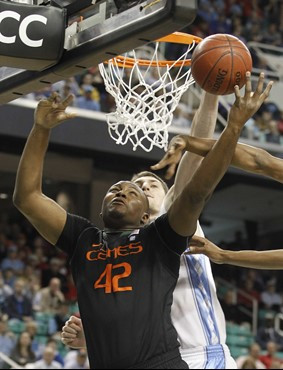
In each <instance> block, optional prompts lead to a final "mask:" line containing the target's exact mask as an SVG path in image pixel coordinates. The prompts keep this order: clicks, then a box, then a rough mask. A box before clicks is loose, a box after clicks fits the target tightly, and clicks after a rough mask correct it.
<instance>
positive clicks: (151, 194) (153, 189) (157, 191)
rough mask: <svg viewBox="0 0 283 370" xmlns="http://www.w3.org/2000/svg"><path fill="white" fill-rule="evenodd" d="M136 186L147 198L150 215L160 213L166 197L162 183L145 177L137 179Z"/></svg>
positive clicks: (153, 178)
mask: <svg viewBox="0 0 283 370" xmlns="http://www.w3.org/2000/svg"><path fill="white" fill-rule="evenodd" d="M135 184H137V185H138V186H139V187H140V188H141V189H142V191H143V192H144V193H145V195H146V196H147V198H148V201H149V209H150V213H152V214H156V213H159V211H160V209H161V205H162V203H163V200H164V198H165V195H166V193H165V190H164V188H163V186H162V184H161V182H160V181H158V180H157V179H156V178H155V177H152V176H144V177H139V178H138V179H136V180H135Z"/></svg>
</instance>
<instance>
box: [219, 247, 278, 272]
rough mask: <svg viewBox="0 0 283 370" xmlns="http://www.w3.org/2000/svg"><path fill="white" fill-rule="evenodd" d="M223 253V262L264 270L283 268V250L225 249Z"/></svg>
mask: <svg viewBox="0 0 283 370" xmlns="http://www.w3.org/2000/svg"><path fill="white" fill-rule="evenodd" d="M221 254H222V256H221V257H222V261H221V262H222V263H224V264H229V265H234V266H239V267H246V268H254V269H262V270H281V269H283V250H275V251H265V252H257V251H239V252H234V251H223V252H222V253H221Z"/></svg>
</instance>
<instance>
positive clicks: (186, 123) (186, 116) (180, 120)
mask: <svg viewBox="0 0 283 370" xmlns="http://www.w3.org/2000/svg"><path fill="white" fill-rule="evenodd" d="M193 117H194V113H193V111H192V109H191V108H190V107H189V106H188V105H186V104H184V103H180V104H179V105H178V107H177V108H176V110H175V112H174V118H173V122H172V126H174V127H180V128H185V129H187V130H188V129H189V128H190V127H191V125H192V120H193Z"/></svg>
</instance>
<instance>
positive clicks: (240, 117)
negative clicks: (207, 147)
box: [229, 72, 273, 128]
mask: <svg viewBox="0 0 283 370" xmlns="http://www.w3.org/2000/svg"><path fill="white" fill-rule="evenodd" d="M246 79H247V81H246V88H245V95H244V96H241V93H240V89H239V86H235V96H236V101H235V103H234V105H233V106H232V107H231V110H230V114H229V121H230V122H231V123H233V124H235V125H238V126H239V127H240V128H243V126H244V125H245V123H246V122H247V121H248V120H249V119H250V118H251V117H252V116H253V115H254V114H255V113H256V112H257V111H258V109H259V108H260V107H261V105H262V104H263V103H264V101H265V100H266V99H267V98H268V96H269V94H270V90H271V89H272V86H273V81H271V82H269V83H268V85H267V86H266V88H265V89H263V87H264V73H261V74H260V76H259V79H258V84H257V88H256V91H255V92H252V82H251V73H250V72H247V74H246Z"/></svg>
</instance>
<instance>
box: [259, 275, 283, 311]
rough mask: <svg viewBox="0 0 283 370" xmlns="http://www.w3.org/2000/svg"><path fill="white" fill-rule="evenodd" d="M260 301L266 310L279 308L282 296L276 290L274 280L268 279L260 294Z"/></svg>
mask: <svg viewBox="0 0 283 370" xmlns="http://www.w3.org/2000/svg"><path fill="white" fill-rule="evenodd" d="M261 302H262V303H263V305H264V308H265V309H267V310H277V311H278V310H279V309H280V306H281V305H282V298H281V296H280V294H278V293H277V292H276V281H275V280H269V282H268V283H267V284H266V290H265V291H264V292H263V293H262V294H261Z"/></svg>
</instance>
